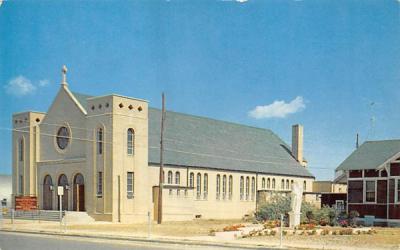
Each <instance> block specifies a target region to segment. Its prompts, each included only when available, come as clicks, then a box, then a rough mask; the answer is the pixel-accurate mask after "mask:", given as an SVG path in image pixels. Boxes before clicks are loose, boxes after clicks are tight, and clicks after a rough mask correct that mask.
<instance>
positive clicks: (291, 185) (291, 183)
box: [290, 180, 294, 189]
mask: <svg viewBox="0 0 400 250" xmlns="http://www.w3.org/2000/svg"><path fill="white" fill-rule="evenodd" d="M293 183H294V181H293V180H291V181H290V189H292V188H293Z"/></svg>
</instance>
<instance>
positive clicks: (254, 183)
mask: <svg viewBox="0 0 400 250" xmlns="http://www.w3.org/2000/svg"><path fill="white" fill-rule="evenodd" d="M255 194H256V180H255V178H254V177H253V178H251V200H252V201H254V197H255Z"/></svg>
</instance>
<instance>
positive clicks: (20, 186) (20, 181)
mask: <svg viewBox="0 0 400 250" xmlns="http://www.w3.org/2000/svg"><path fill="white" fill-rule="evenodd" d="M19 193H20V194H24V176H23V175H20V176H19Z"/></svg>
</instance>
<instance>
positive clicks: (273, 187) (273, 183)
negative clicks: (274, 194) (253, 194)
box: [272, 178, 275, 189]
mask: <svg viewBox="0 0 400 250" xmlns="http://www.w3.org/2000/svg"><path fill="white" fill-rule="evenodd" d="M272 189H275V178H272Z"/></svg>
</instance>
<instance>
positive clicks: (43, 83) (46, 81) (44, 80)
mask: <svg viewBox="0 0 400 250" xmlns="http://www.w3.org/2000/svg"><path fill="white" fill-rule="evenodd" d="M49 84H50V81H49V80H47V79H42V80H39V86H40V87H44V86H47V85H49Z"/></svg>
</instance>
